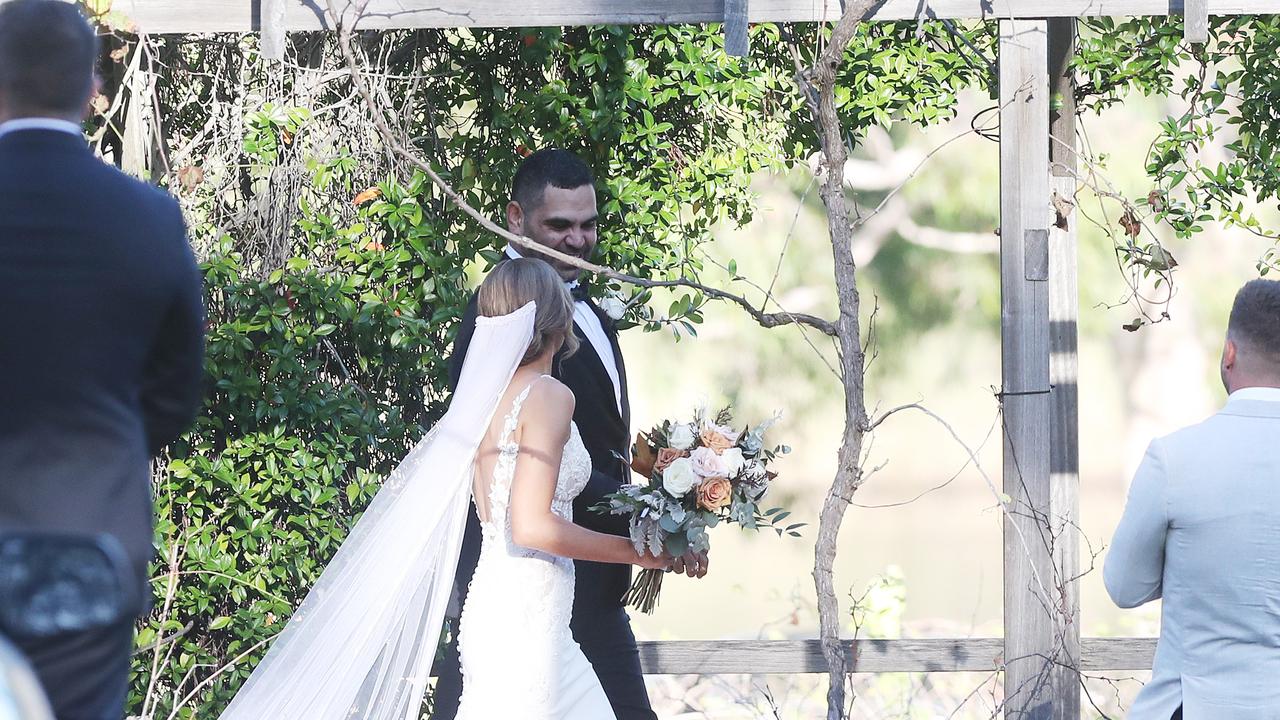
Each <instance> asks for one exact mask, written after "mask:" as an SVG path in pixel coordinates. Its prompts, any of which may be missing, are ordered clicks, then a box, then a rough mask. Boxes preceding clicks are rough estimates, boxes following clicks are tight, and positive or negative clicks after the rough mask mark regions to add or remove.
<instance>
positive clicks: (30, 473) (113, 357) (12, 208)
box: [0, 0, 204, 720]
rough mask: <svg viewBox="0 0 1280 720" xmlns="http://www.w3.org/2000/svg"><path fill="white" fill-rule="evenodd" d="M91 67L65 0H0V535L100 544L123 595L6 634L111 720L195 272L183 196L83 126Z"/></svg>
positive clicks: (185, 362)
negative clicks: (121, 160)
mask: <svg viewBox="0 0 1280 720" xmlns="http://www.w3.org/2000/svg"><path fill="white" fill-rule="evenodd" d="M97 59H98V43H97V38H96V35H95V33H94V30H93V28H92V27H91V26H90V25H89V24H88V22H86V20H85V19H84V18H83V16H81V15H80V13H79V12H78V11H77V9H76V6H75V5H73V4H70V3H66V2H60V1H59V0H11V1H10V2H6V3H0V536H3V535H7V536H13V535H15V534H26V533H57V534H64V535H69V536H83V537H92V538H95V539H96V541H97V542H99V543H100V544H102V545H103V546H105V547H106V548H108V549H110V550H114V551H115V553H116V555H117V557H118V562H117V565H118V571H119V575H120V576H121V577H120V587H122V588H123V592H122V599H121V601H120V603H119V608H120V610H121V612H120V613H119V614H118V615H119V616H118V617H117V618H116V619H115V620H114V621H112V622H110V624H107V623H103V624H100V625H98V626H93V627H87V628H85V629H84V630H82V631H79V632H72V633H63V634H54V635H52V636H45V637H13V638H11V639H12V640H14V641H15V642H16V644H17V645H18V646H19V648H20V649H21V650H22V651H23V652H24V653H25V654H26V655H27V656H28V657H29V659H30V660H31V662H32V664H33V665H34V666H35V668H36V672H37V674H38V675H39V676H40V678H41V682H42V683H43V685H44V687H45V689H46V692H47V693H48V694H49V695H50V699H51V701H52V703H53V705H54V709H55V711H56V713H57V715H58V717H59V718H60V719H61V720H68V719H72V720H80V719H84V720H105V719H106V718H113V719H115V720H118V719H119V718H120V717H121V716H122V714H123V705H124V700H125V694H126V683H127V678H128V670H129V655H130V651H131V647H132V642H133V622H134V618H135V617H136V616H137V615H138V614H139V613H141V612H143V611H145V609H146V608H147V606H148V605H149V599H150V591H149V583H148V580H147V578H148V574H147V565H148V563H149V562H150V561H151V559H152V556H153V552H154V551H153V544H152V539H153V538H152V536H153V524H152V513H153V509H152V503H151V494H150V461H151V458H152V457H154V456H155V455H156V454H157V453H159V452H160V450H161V449H162V448H163V447H164V446H165V445H166V444H168V443H169V442H171V441H173V440H174V439H176V438H177V437H178V435H179V434H180V433H181V432H182V431H183V430H184V429H185V428H186V427H187V426H188V424H189V423H190V422H191V420H192V418H193V417H194V415H195V413H196V410H197V409H198V408H199V405H200V399H201V392H200V384H201V372H202V360H203V343H204V319H203V317H204V309H203V304H202V298H201V288H200V275H199V270H198V268H197V267H196V263H195V259H194V257H193V255H192V252H191V249H190V247H189V246H188V245H187V242H186V231H185V226H184V223H183V219H182V213H181V211H180V209H179V207H178V204H177V203H176V202H175V201H174V200H173V199H172V198H171V197H169V196H168V195H166V194H165V193H163V192H161V191H160V190H157V189H156V188H153V187H151V186H148V185H146V184H144V183H142V182H139V181H137V180H134V179H132V178H129V177H127V176H126V175H124V174H122V173H120V172H118V171H117V170H115V169H114V168H112V167H110V166H108V165H106V164H105V163H103V162H102V161H100V160H99V159H97V158H96V157H95V156H94V154H93V152H92V151H91V150H90V148H89V146H88V144H87V143H86V142H85V139H84V137H83V135H82V133H81V125H80V123H81V122H82V119H83V118H84V116H85V111H86V108H87V107H88V102H89V99H90V97H91V96H92V94H93V92H94V85H95V82H96V80H95V77H94V68H95V65H96V63H97ZM54 580H55V581H56V578H54ZM8 632H10V633H12V632H13V631H12V630H9V631H8Z"/></svg>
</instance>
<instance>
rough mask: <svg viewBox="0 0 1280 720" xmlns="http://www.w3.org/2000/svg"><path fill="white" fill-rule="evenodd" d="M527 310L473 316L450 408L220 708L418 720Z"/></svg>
mask: <svg viewBox="0 0 1280 720" xmlns="http://www.w3.org/2000/svg"><path fill="white" fill-rule="evenodd" d="M534 310H535V308H534V304H533V303H529V304H527V305H525V306H524V307H522V308H520V309H519V310H517V311H516V312H514V313H511V314H510V315H504V316H502V317H494V318H486V317H480V318H477V319H476V331H475V335H474V336H473V337H472V340H471V345H470V347H469V349H468V352H467V357H466V361H465V362H464V364H463V368H462V377H461V379H460V381H459V383H458V388H457V391H456V392H455V393H454V396H453V399H452V401H451V402H450V405H449V410H448V412H447V413H445V416H444V417H443V418H441V419H440V422H439V423H437V424H436V426H435V427H434V428H433V429H432V430H431V432H430V433H428V435H427V436H426V437H425V438H423V439H422V440H421V441H420V442H419V443H418V444H417V445H415V446H414V448H413V449H412V450H411V451H410V452H409V454H408V456H407V457H406V458H405V459H404V462H402V463H401V464H400V466H399V467H398V468H396V470H395V471H394V472H393V473H391V475H390V476H389V477H388V478H387V480H386V482H385V483H384V484H383V487H382V489H381V490H380V491H379V492H378V495H377V497H375V498H374V499H373V502H372V503H370V505H369V508H368V509H367V510H366V511H365V513H364V515H363V516H362V517H361V518H360V520H359V522H357V523H356V526H355V528H354V529H353V530H352V531H351V535H350V536H349V537H348V538H347V540H346V541H345V542H344V543H343V544H342V547H341V548H340V549H339V550H338V552H337V555H335V556H334V558H333V561H332V562H331V563H330V564H329V566H328V567H327V568H326V569H325V571H324V573H323V574H322V575H321V576H320V579H319V580H318V581H317V582H316V584H315V586H314V587H313V588H312V589H311V592H310V593H308V595H307V599H306V600H304V601H303V603H302V604H301V605H300V606H298V609H297V611H296V612H295V613H294V615H293V618H292V619H291V620H290V621H289V624H288V625H287V626H286V627H285V629H284V632H282V633H281V634H280V636H279V637H278V638H277V639H276V640H275V643H274V644H273V645H272V647H271V650H270V651H269V652H268V653H267V656H266V657H265V658H264V659H263V660H262V663H261V664H259V665H258V667H257V669H256V670H254V672H253V675H252V676H250V677H249V680H248V681H247V682H246V683H245V685H244V687H243V688H241V690H240V692H239V693H238V694H237V695H236V697H235V699H234V700H233V701H232V702H231V705H230V706H228V707H227V709H226V711H225V712H223V714H222V716H221V718H222V720H267V719H269V720H292V719H295V718H296V719H297V720H329V719H330V718H333V719H334V720H336V719H337V718H344V719H345V718H362V719H364V720H417V718H418V717H419V716H420V714H421V707H420V706H421V704H422V696H423V693H424V692H425V690H426V686H427V678H428V676H429V675H430V672H431V663H432V661H433V660H434V659H435V654H436V646H437V644H438V642H439V640H440V628H441V623H442V622H443V620H444V612H445V607H446V606H447V604H448V602H449V596H450V594H451V592H452V590H453V576H454V571H455V570H456V566H457V562H458V553H459V551H460V549H461V546H462V532H463V528H464V526H465V523H466V515H467V504H468V501H469V500H470V493H471V480H472V473H473V467H474V459H475V454H476V449H477V448H478V447H479V445H480V441H481V439H482V438H483V437H484V433H485V431H486V429H487V428H488V427H489V423H490V421H491V420H492V418H493V413H494V411H495V409H496V406H497V403H498V400H499V399H500V398H501V397H502V395H503V392H504V391H505V390H506V388H507V385H508V384H509V383H510V382H511V377H512V375H513V374H514V373H515V371H516V368H518V367H519V365H520V360H521V359H522V358H523V357H524V354H525V351H526V350H527V349H528V347H529V342H530V340H531V339H532V337H533V321H534Z"/></svg>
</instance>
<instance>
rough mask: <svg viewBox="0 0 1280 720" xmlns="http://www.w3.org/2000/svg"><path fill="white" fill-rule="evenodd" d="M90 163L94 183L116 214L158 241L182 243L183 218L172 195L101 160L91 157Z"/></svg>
mask: <svg viewBox="0 0 1280 720" xmlns="http://www.w3.org/2000/svg"><path fill="white" fill-rule="evenodd" d="M94 164H95V165H96V166H97V167H96V171H95V172H94V175H95V180H94V185H95V186H96V187H98V188H100V189H101V192H103V193H104V194H106V195H109V196H110V198H111V200H110V202H111V205H112V206H113V208H114V210H115V212H116V213H117V217H121V218H126V217H127V220H128V222H129V223H130V224H131V225H132V226H133V227H135V228H148V229H150V230H151V231H152V232H153V233H156V234H158V235H159V237H158V238H157V240H158V241H160V242H165V243H174V242H175V241H179V240H181V241H184V242H185V238H186V221H185V220H184V219H183V215H182V207H181V205H179V204H178V201H177V199H176V198H174V197H173V196H172V195H170V194H169V193H168V192H167V191H166V190H164V189H163V188H160V187H157V186H155V185H152V184H151V183H148V182H144V181H142V180H139V179H138V178H136V177H133V176H132V175H129V174H128V173H126V172H124V171H122V170H120V169H119V168H117V167H115V166H114V165H112V164H110V163H107V162H105V161H103V160H100V159H97V158H94Z"/></svg>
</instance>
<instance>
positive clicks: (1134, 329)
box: [1120, 318, 1147, 332]
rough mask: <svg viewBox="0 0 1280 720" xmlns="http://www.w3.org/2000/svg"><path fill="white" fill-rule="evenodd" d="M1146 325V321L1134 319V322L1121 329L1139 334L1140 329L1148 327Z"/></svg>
mask: <svg viewBox="0 0 1280 720" xmlns="http://www.w3.org/2000/svg"><path fill="white" fill-rule="evenodd" d="M1146 324H1147V321H1146V320H1143V319H1142V318H1134V319H1133V322H1131V323H1129V324H1128V325H1121V326H1120V327H1122V328H1124V329H1125V330H1126V331H1128V332H1138V328H1141V327H1142V326H1143V325H1146Z"/></svg>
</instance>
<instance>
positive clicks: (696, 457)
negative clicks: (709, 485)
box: [689, 447, 729, 478]
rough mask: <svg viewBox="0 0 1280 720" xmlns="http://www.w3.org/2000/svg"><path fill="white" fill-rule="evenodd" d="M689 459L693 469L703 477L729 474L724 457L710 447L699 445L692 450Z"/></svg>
mask: <svg viewBox="0 0 1280 720" xmlns="http://www.w3.org/2000/svg"><path fill="white" fill-rule="evenodd" d="M689 461H690V462H691V463H693V471H694V472H695V473H697V474H698V475H700V476H702V477H704V478H712V477H728V476H729V468H728V467H727V466H726V465H725V462H724V459H723V458H722V457H720V456H719V455H717V454H716V451H715V450H712V449H711V448H706V447H700V448H698V449H697V450H694V451H693V454H691V455H690V456H689Z"/></svg>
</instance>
